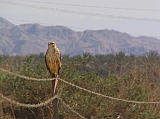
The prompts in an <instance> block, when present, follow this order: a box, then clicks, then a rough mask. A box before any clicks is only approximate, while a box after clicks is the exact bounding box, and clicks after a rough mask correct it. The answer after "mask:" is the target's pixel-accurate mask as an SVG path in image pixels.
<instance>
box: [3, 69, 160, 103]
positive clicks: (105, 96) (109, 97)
mask: <svg viewBox="0 0 160 119" xmlns="http://www.w3.org/2000/svg"><path fill="white" fill-rule="evenodd" d="M0 70H2V71H4V72H6V73H9V74H11V75H14V76H18V77H21V78H25V79H28V80H35V81H49V80H55V78H51V79H36V78H29V77H26V76H22V75H19V74H16V73H12V72H10V71H7V70H5V69H3V68H0ZM58 79H59V80H60V81H62V82H64V83H66V84H69V85H71V86H73V87H76V88H78V89H80V90H84V91H86V92H89V93H92V94H95V95H98V96H101V97H104V98H108V99H111V100H117V101H123V102H128V103H137V104H159V103H160V102H158V101H157V102H146V101H132V100H126V99H121V98H114V97H111V96H107V95H103V94H100V93H96V92H93V91H91V90H88V89H85V88H82V87H80V86H77V85H75V84H72V83H70V82H67V81H65V80H63V79H60V78H58Z"/></svg>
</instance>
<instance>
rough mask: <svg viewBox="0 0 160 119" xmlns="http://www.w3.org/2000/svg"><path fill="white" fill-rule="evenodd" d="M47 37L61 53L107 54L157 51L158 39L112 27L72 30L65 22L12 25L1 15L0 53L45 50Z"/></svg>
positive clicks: (12, 53) (30, 52) (22, 53)
mask: <svg viewBox="0 0 160 119" xmlns="http://www.w3.org/2000/svg"><path fill="white" fill-rule="evenodd" d="M48 41H54V42H56V44H57V46H58V47H59V49H60V51H61V53H62V54H70V55H77V54H82V53H83V52H88V53H92V54H94V55H95V54H108V53H117V52H120V51H123V52H125V53H126V54H136V55H140V54H143V53H146V52H149V51H156V52H158V53H160V40H159V39H156V38H153V37H145V36H140V37H133V36H131V35H129V34H127V33H122V32H119V31H115V30H108V29H103V30H85V31H74V30H72V29H70V28H68V27H65V26H42V25H39V24H21V25H14V24H13V23H11V22H9V21H8V20H6V19H4V18H2V17H0V54H8V55H17V54H18V55H27V54H35V53H42V52H43V53H45V52H46V50H47V47H48V46H47V44H48Z"/></svg>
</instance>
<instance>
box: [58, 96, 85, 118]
mask: <svg viewBox="0 0 160 119" xmlns="http://www.w3.org/2000/svg"><path fill="white" fill-rule="evenodd" d="M57 99H58V100H59V101H61V102H62V104H63V105H64V106H66V107H67V108H68V109H70V110H71V111H72V112H73V113H75V114H76V115H78V116H79V117H80V118H82V119H86V118H85V117H83V116H82V115H81V114H79V113H78V112H76V111H75V110H74V109H73V108H71V107H70V106H69V105H67V104H66V103H65V102H64V101H63V100H62V99H61V98H60V97H59V96H57Z"/></svg>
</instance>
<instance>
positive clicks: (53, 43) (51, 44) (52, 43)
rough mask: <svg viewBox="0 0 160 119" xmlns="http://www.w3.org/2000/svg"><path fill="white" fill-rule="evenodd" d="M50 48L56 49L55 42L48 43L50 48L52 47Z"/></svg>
mask: <svg viewBox="0 0 160 119" xmlns="http://www.w3.org/2000/svg"><path fill="white" fill-rule="evenodd" d="M50 46H52V47H56V44H55V42H48V47H50Z"/></svg>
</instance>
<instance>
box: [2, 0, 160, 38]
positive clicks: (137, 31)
mask: <svg viewBox="0 0 160 119" xmlns="http://www.w3.org/2000/svg"><path fill="white" fill-rule="evenodd" d="M0 16H1V17H3V18H5V19H7V20H9V21H11V22H12V23H14V24H16V25H18V24H23V23H39V24H41V25H47V26H48V25H53V26H56V25H63V26H67V27H69V28H71V29H73V30H76V31H83V30H99V29H114V30H117V31H120V32H126V33H129V34H130V35H133V36H140V35H145V36H153V37H157V38H159V39H160V0H0Z"/></svg>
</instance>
